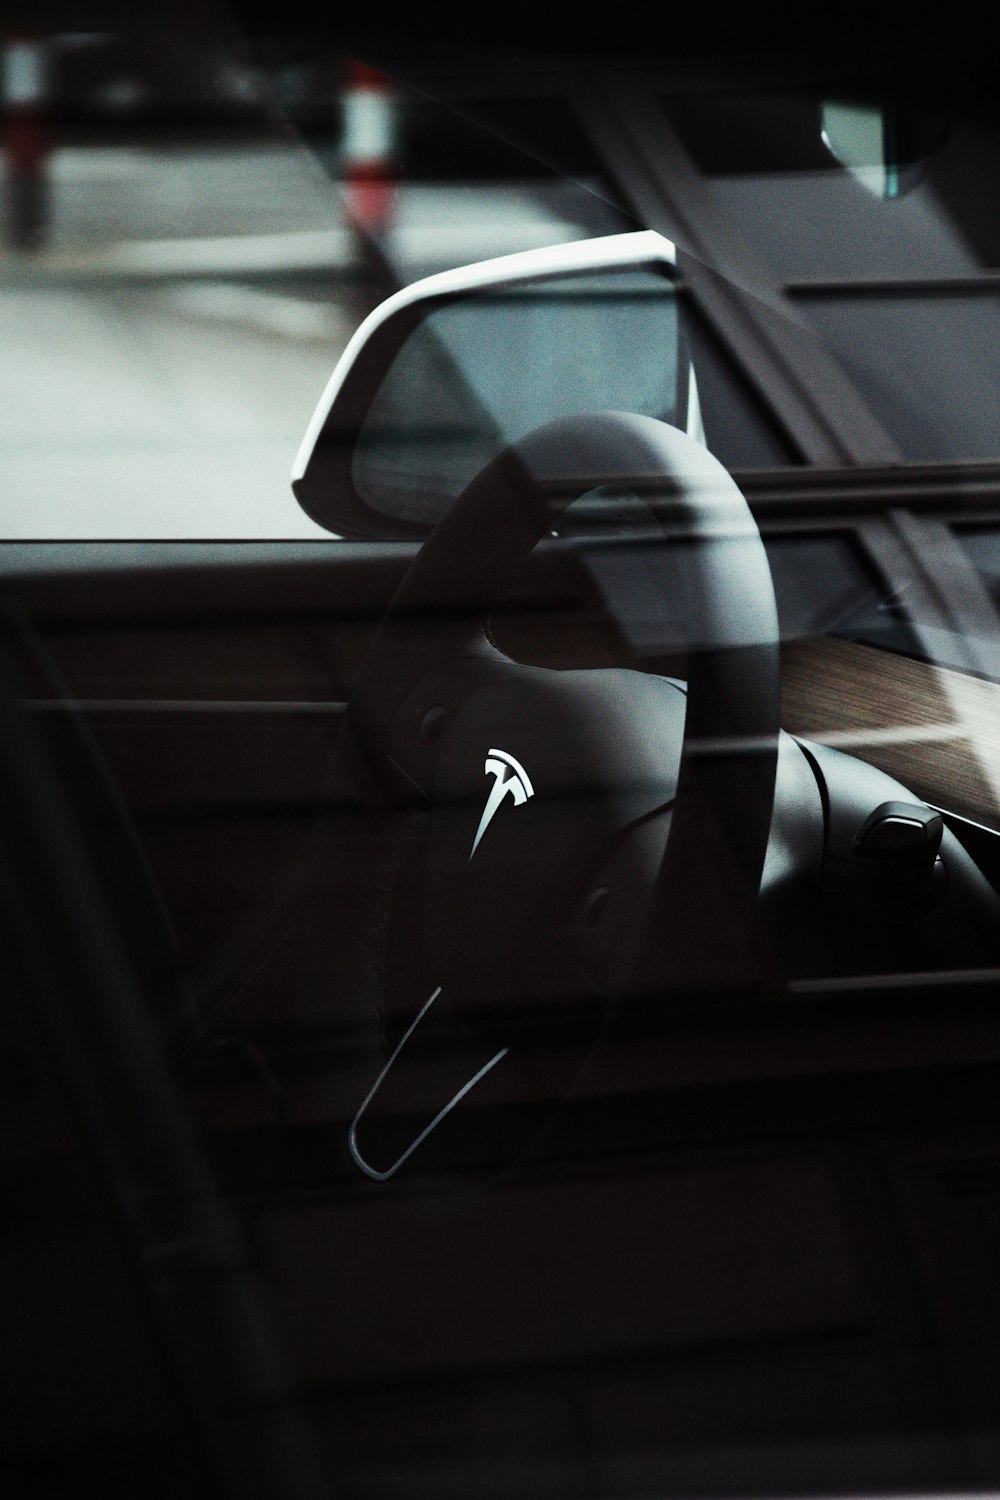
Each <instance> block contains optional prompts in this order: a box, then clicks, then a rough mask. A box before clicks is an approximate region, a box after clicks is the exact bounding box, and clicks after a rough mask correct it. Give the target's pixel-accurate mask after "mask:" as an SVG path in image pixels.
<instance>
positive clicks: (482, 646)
mask: <svg viewBox="0 0 1000 1500" xmlns="http://www.w3.org/2000/svg"><path fill="white" fill-rule="evenodd" d="M607 485H614V486H616V487H617V488H619V489H621V488H624V489H627V490H629V491H631V492H634V493H636V494H638V495H639V496H640V497H642V498H644V499H646V500H647V501H649V502H650V503H651V505H652V506H653V507H654V509H655V513H656V515H657V516H658V518H659V520H660V522H661V524H663V525H664V526H665V527H666V528H667V529H668V531H669V534H670V536H671V537H672V538H674V537H676V540H677V544H678V545H682V546H683V547H684V548H685V554H686V555H685V568H684V581H685V594H686V597H685V599H684V600H683V601H681V607H682V613H683V615H684V617H685V618H686V620H687V621H688V624H689V626H690V627H691V628H690V629H689V632H688V634H689V636H690V637H694V638H695V640H696V644H697V647H698V649H696V650H694V651H692V652H691V653H690V656H689V675H688V685H687V707H686V714H685V717H684V725H683V735H682V741H681V747H680V754H679V768H678V772H677V782H676V797H675V798H674V800H673V806H672V816H671V820H670V828H669V834H668V837H667V838H666V844H665V847H664V849H663V851H662V858H661V859H660V860H659V869H658V871H657V873H656V877H655V879H654V880H653V881H652V884H651V886H648V887H647V889H646V890H645V891H644V895H643V900H642V902H641V905H640V909H639V910H638V911H637V912H633V913H632V915H631V917H630V922H629V924H628V927H629V931H628V932H627V933H626V934H625V935H624V936H623V938H622V941H621V942H620V943H619V944H618V947H617V957H616V960H615V963H614V964H613V965H611V966H609V967H608V968H607V970H606V973H605V976H604V980H603V984H604V987H605V989H606V990H607V991H610V992H614V994H615V995H616V996H620V995H621V994H623V993H625V992H626V991H628V990H630V989H631V990H636V991H638V990H646V991H649V990H652V991H653V992H655V991H656V989H657V986H662V982H663V976H664V973H665V972H666V970H665V965H666V966H668V967H669V966H670V964H671V963H672V962H673V958H674V956H675V955H676V954H677V953H678V952H679V951H680V949H682V948H683V946H684V942H685V935H686V934H687V933H688V932H689V928H690V918H691V916H692V896H691V892H690V889H689V887H690V881H689V879H688V875H689V871H690V866H691V860H692V859H695V860H697V859H698V858H699V857H700V851H701V850H702V849H703V846H704V842H705V830H706V827H708V826H710V827H711V829H712V830H713V837H714V840H715V843H716V845H717V850H718V848H721V849H722V850H723V851H725V852H724V861H725V864H726V877H725V880H726V885H727V900H728V901H729V902H730V904H731V905H733V906H734V907H735V908H736V909H737V910H738V911H739V912H741V913H742V914H743V915H744V916H745V915H746V914H748V913H749V912H750V911H751V910H752V908H753V905H754V902H755V900H756V896H757V892H758V888H759V884H760V878H761V871H762V868H763V864H764V858H765V854H766V849H767V842H768V835H769V830H770V822H771V812H772V806H773V799H774V786H775V776H776V768H777V756H778V735H779V665H778V627H777V613H776V607H775V601H774V591H773V585H772V581H771V573H770V568H769V565H768V562H767V557H766V554H765V551H764V547H763V543H762V541H761V538H760V533H759V530H758V528H757V526H756V523H755V522H754V519H753V516H752V514H751V512H750V509H749V506H748V504H747V502H746V499H745V497H744V496H743V494H742V492H741V491H740V489H739V488H738V486H737V485H736V483H735V481H734V480H733V479H732V478H731V476H730V475H729V474H728V472H727V471H726V470H725V469H724V468H723V466H722V465H721V464H720V463H719V462H718V461H717V460H716V459H715V458H714V457H712V455H711V454H709V453H708V451H707V450H706V449H705V448H703V447H702V446H700V445H699V444H697V443H695V442H694V441H693V440H691V439H690V438H688V437H687V436H686V435H685V434H683V433H681V432H679V431H678V430H677V429H676V428H673V427H671V426H669V425H668V424H666V423H663V422H660V421H657V420H655V419H654V418H649V417H643V416H638V415H635V414H633V413H625V412H602V413H597V414H587V415H584V416H579V417H572V418H564V419H559V420H557V421H555V422H551V423H548V424H546V425H545V426H543V427H540V428H537V429H535V430H534V431H532V432H531V433H529V434H527V435H526V436H525V437H523V438H522V439H520V440H519V441H517V442H515V443H513V444H511V445H510V446H509V447H507V448H506V449H504V451H503V452H502V453H500V454H499V455H498V456H497V457H496V458H495V459H494V460H493V461H492V462H491V463H490V464H488V465H487V466H486V467H485V468H484V469H483V470H482V471H481V472H480V473H479V474H478V475H477V476H476V478H475V479H473V480H472V482H471V483H470V484H469V485H468V486H467V488H466V489H465V491H464V492H463V493H462V495H461V496H459V498H458V499H457V500H456V501H455V503H454V504H453V505H452V507H451V508H450V509H449V511H448V513H447V514H446V515H445V517H444V518H443V519H442V521H441V522H440V523H439V524H438V526H437V527H436V529H435V530H434V532H433V533H432V534H431V535H430V537H428V539H427V541H426V542H425V544H424V546H423V548H422V550H421V552H420V553H419V554H418V556H417V558H416V559H415V561H414V563H413V564H412V565H411V567H410V569H409V570H408V572H407V574H406V576H405V578H404V579H403V581H402V583H401V585H400V587H399V589H398V590H397V592H396V595H395V596H394V598H393V600H392V603H391V605H390V607H389V610H388V611H387V613H386V615H385V617H384V619H383V621H382V623H381V625H380V627H379V629H378V630H377V632H376V635H375V637H374V640H373V643H372V646H371V649H370V652H369V655H368V658H367V661H366V663H365V666H364V668H363V670H362V673H361V675H360V678H359V681H358V684H357V687H356V689H355V692H354V695H353V697H352V699H351V702H350V704H349V707H348V712H347V716H346V721H345V725H344V731H343V733H344V747H345V749H346V752H347V754H348V755H349V756H350V758H351V761H352V763H353V764H354V766H355V768H356V769H357V768H358V767H360V766H361V765H363V766H364V767H365V768H366V771H367V785H368V788H369V797H370V799H372V800H373V801H374V802H375V803H376V804H380V803H381V804H382V805H385V803H386V802H389V803H392V802H399V801H402V802H403V803H404V804H405V803H406V802H407V801H409V802H410V803H413V802H416V803H418V804H419V803H421V802H423V803H424V804H425V805H426V806H427V807H433V805H434V803H435V795H436V793H435V786H434V767H435V766H436V765H437V764H438V762H439V761H440V754H441V751H440V741H441V739H442V738H444V739H446V738H447V735H444V736H443V737H442V736H441V735H440V733H439V730H440V720H441V719H442V718H443V719H444V721H445V723H446V724H447V721H448V718H449V714H448V712H447V711H446V710H444V709H442V708H441V705H440V703H438V702H437V698H438V697H439V696H440V695H439V694H438V693H436V692H434V691H429V692H423V693H422V692H421V691H420V688H421V685H422V684H424V683H434V682H436V681H438V680H439V679H440V672H441V669H442V664H447V666H448V669H449V671H450V672H452V673H453V674H458V675H459V676H461V674H462V672H465V673H466V676H467V677H468V678H469V680H470V683H471V686H470V687H468V688H467V689H466V690H465V693H466V698H467V699H468V698H470V697H475V694H476V693H477V692H478V691H480V689H481V688H482V687H483V684H484V683H490V682H493V681H496V680H497V678H501V679H502V678H503V677H504V674H505V673H509V672H510V670H511V669H513V668H514V664H513V663H511V662H510V661H509V659H508V658H507V657H505V656H503V654H502V653H501V652H499V651H498V650H497V648H496V647H495V645H494V643H493V642H492V641H491V639H490V637H489V633H488V629H487V627H486V625H485V621H486V619H487V617H488V614H489V611H490V608H491V606H492V605H493V604H494V603H495V601H496V600H497V599H498V598H499V597H500V596H501V594H502V593H503V592H504V590H505V589H506V588H508V587H509V586H511V585H513V584H514V583H515V582H516V580H517V578H518V577H519V575H520V574H521V572H522V570H523V568H524V566H525V564H526V562H527V560H528V557H529V556H530V553H531V551H532V550H533V548H534V547H535V545H536V544H537V543H538V541H539V540H540V539H541V538H542V537H543V536H545V535H546V534H547V533H548V532H550V531H551V530H552V529H553V528H554V526H555V525H556V523H557V522H558V519H559V517H560V516H561V514H562V512H563V511H564V510H565V509H566V507H567V506H568V505H570V504H571V503H572V502H573V501H574V500H575V499H576V498H578V496H580V495H581V494H583V493H586V492H587V491H589V490H592V489H594V488H597V487H598V486H607ZM516 670H518V671H520V672H536V671H541V670H544V669H525V668H519V669H516ZM435 673H437V674H438V676H437V677H435ZM556 675H557V676H561V675H562V674H556ZM567 675H571V674H567ZM653 680H654V681H655V680H656V679H653ZM460 696H461V695H460ZM428 698H429V700H430V701H429V702H428V701H426V700H427V699H428ZM435 715H436V716H435ZM494 749H495V747H494V746H492V745H487V744H484V745H483V746H482V750H483V752H484V753H485V752H489V754H493V753H494ZM468 814H469V817H470V818H471V820H472V822H471V824H470V831H469V843H470V844H472V843H473V834H474V832H475V824H476V823H477V822H479V821H480V819H481V814H482V808H481V807H479V806H473V807H470V808H469V809H468ZM476 842H478V836H477V838H476ZM473 852H475V848H474V847H473ZM469 858H470V860H471V855H470V856H469ZM692 957H694V958H696V955H692ZM683 967H684V966H683V965H682V968H683ZM686 967H687V972H688V973H690V972H691V964H690V963H689V964H688V965H687V966H686ZM421 1014H422V1012H421ZM460 1021H461V1023H462V1024H463V1025H465V1026H468V1025H469V1024H471V1025H472V1027H473V1029H475V1027H476V1024H477V1022H476V1019H475V1017H472V1018H471V1022H470V1017H469V1015H468V1014H463V1015H461V1016H460ZM407 1035H409V1032H407ZM394 1056H395V1054H394ZM366 1103H367V1101H366ZM352 1149H353V1136H352ZM356 1159H358V1158H357V1156H356ZM371 1175H377V1174H374V1173H372V1174H371Z"/></svg>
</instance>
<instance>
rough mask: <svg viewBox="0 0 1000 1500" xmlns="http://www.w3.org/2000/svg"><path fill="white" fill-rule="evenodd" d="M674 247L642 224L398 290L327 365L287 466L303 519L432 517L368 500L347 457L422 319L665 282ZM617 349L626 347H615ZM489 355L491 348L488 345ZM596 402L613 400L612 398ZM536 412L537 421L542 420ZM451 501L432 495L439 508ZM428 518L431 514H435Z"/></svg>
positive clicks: (428, 523) (415, 525) (391, 533)
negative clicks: (485, 303) (522, 297)
mask: <svg viewBox="0 0 1000 1500" xmlns="http://www.w3.org/2000/svg"><path fill="white" fill-rule="evenodd" d="M675 266H676V254H675V250H674V246H673V245H672V244H671V243H670V241H669V240H666V239H664V237H663V236H662V235H659V234H656V233H655V232H653V231H652V230H640V231H637V232H635V233H631V234H621V235H609V236H606V237H604V238H602V239H595V240H579V241H574V242H573V243H571V244H567V245H557V246H553V247H550V248H545V249H541V250H528V251H522V252H519V253H517V254H514V255H505V256H500V257H498V258H496V259H493V260H488V261H482V262H479V263H478V264H476V265H471V266H463V267H461V268H459V269H458V270H454V271H445V272H442V273H441V274H439V275H435V276H429V277H427V278H425V279H424V280H422V281H418V282H414V283H413V285H411V286H408V287H404V288H403V289H402V290H401V291H399V292H396V293H395V294H394V295H393V296H392V297H389V298H388V299H387V300H386V301H385V302H383V303H382V304H381V305H380V306H379V307H377V308H375V310H374V311H373V312H372V313H370V314H369V316H368V317H367V318H366V319H365V320H364V322H363V323H362V324H361V326H360V327H359V328H358V330H357V332H356V333H355V334H354V336H353V337H352V338H351V340H350V342H349V343H348V345H347V347H346V349H345V350H344V353H343V354H342V355H341V357H340V359H339V360H338V362H337V365H336V367H335V369H334V371H333V374H332V376H331V378H330V381H329V383H328V384H327V387H326V390H325V391H324V392H323V395H322V397H321V399H320V401H319V404H318V406H317V407H316V411H315V412H314V414H313V417H312V420H311V422H310V423H309V427H308V429H307V431H306V434H305V437H304V439H303V442H302V445H301V447H300V449H299V452H298V455H297V457H296V460H295V465H294V467H293V470H292V489H293V491H294V493H295V496H296V499H297V500H298V502H299V504H300V505H301V506H302V508H303V510H305V512H306V513H307V515H309V516H311V517H312V519H313V520H315V521H318V522H319V524H320V525H321V526H324V527H326V529H327V530H329V531H332V532H335V533H337V534H338V535H342V536H350V537H362V538H373V537H379V538H391V539H397V540H401V539H406V538H411V537H422V536H425V535H426V534H427V533H428V531H429V530H430V529H431V527H432V524H433V520H425V519H422V518H421V519H414V518H413V516H412V514H411V515H407V514H406V510H407V507H406V505H405V504H404V503H403V502H402V496H401V503H400V505H399V508H398V511H397V512H396V513H393V507H392V505H391V503H390V504H386V503H385V501H384V497H383V498H382V502H381V503H380V506H379V507H378V508H376V506H374V505H372V504H370V503H369V499H370V497H368V498H366V496H365V494H364V493H362V488H363V487H359V484H358V480H357V473H356V463H355V458H356V454H357V451H358V444H359V437H360V435H361V433H362V430H363V429H364V427H365V423H366V419H367V418H368V416H369V413H370V412H371V410H372V406H373V403H374V402H375V399H376V396H377V395H378V394H379V392H380V390H381V389H382V387H383V384H384V382H385V381H386V378H387V376H388V374H389V372H390V370H391V369H392V368H393V365H394V362H395V361H396V358H397V356H398V355H399V354H400V351H401V350H402V349H403V346H404V344H406V342H407V340H409V339H410V337H411V336H412V335H413V334H414V333H415V332H416V330H417V329H418V328H420V327H421V325H422V324H423V323H424V322H425V321H426V320H427V319H428V318H429V317H430V316H431V314H433V313H436V312H440V311H441V310H443V309H446V308H451V307H455V306H457V305H459V304H462V303H463V302H468V301H469V300H470V299H472V298H475V297H477V296H479V297H483V296H484V295H486V296H494V295H496V296H502V295H504V294H508V293H509V294H511V295H512V296H513V295H516V294H517V293H518V292H519V291H526V290H530V289H532V288H535V287H537V288H544V287H545V285H546V283H551V282H559V283H562V282H563V281H565V280H566V279H569V280H570V281H571V282H572V281H574V280H578V279H580V280H582V279H583V278H585V277H587V276H588V275H589V276H593V275H595V274H596V275H599V276H601V278H602V279H603V278H605V277H608V276H614V275H615V274H619V273H621V274H627V273H634V272H639V271H651V272H654V273H656V274H657V275H659V276H660V277H664V278H669V279H670V280H671V282H672V279H673V277H674V274H675ZM623 352H627V351H623ZM488 354H489V355H490V357H492V351H488ZM683 363H684V372H683V373H684V379H683V383H682V384H683V389H678V392H677V396H678V404H679V406H681V407H682V412H681V414H682V415H683V418H684V421H683V424H681V423H678V425H683V426H684V427H685V429H686V430H687V431H688V432H689V434H690V435H691V436H694V437H698V438H701V437H702V434H701V431H700V415H699V412H698V402H697V391H696V389H695V387H694V384H693V382H689V381H688V380H687V378H686V377H687V369H688V366H687V364H686V362H683ZM603 404H606V405H613V404H615V403H614V402H613V401H611V402H605V403H603ZM544 419H545V413H541V412H540V413H539V416H538V420H539V421H541V420H544ZM451 498H453V497H450V496H447V495H442V496H441V500H440V511H441V513H443V511H444V510H445V509H446V508H447V505H448V503H450V499H451ZM435 519H436V518H435Z"/></svg>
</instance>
